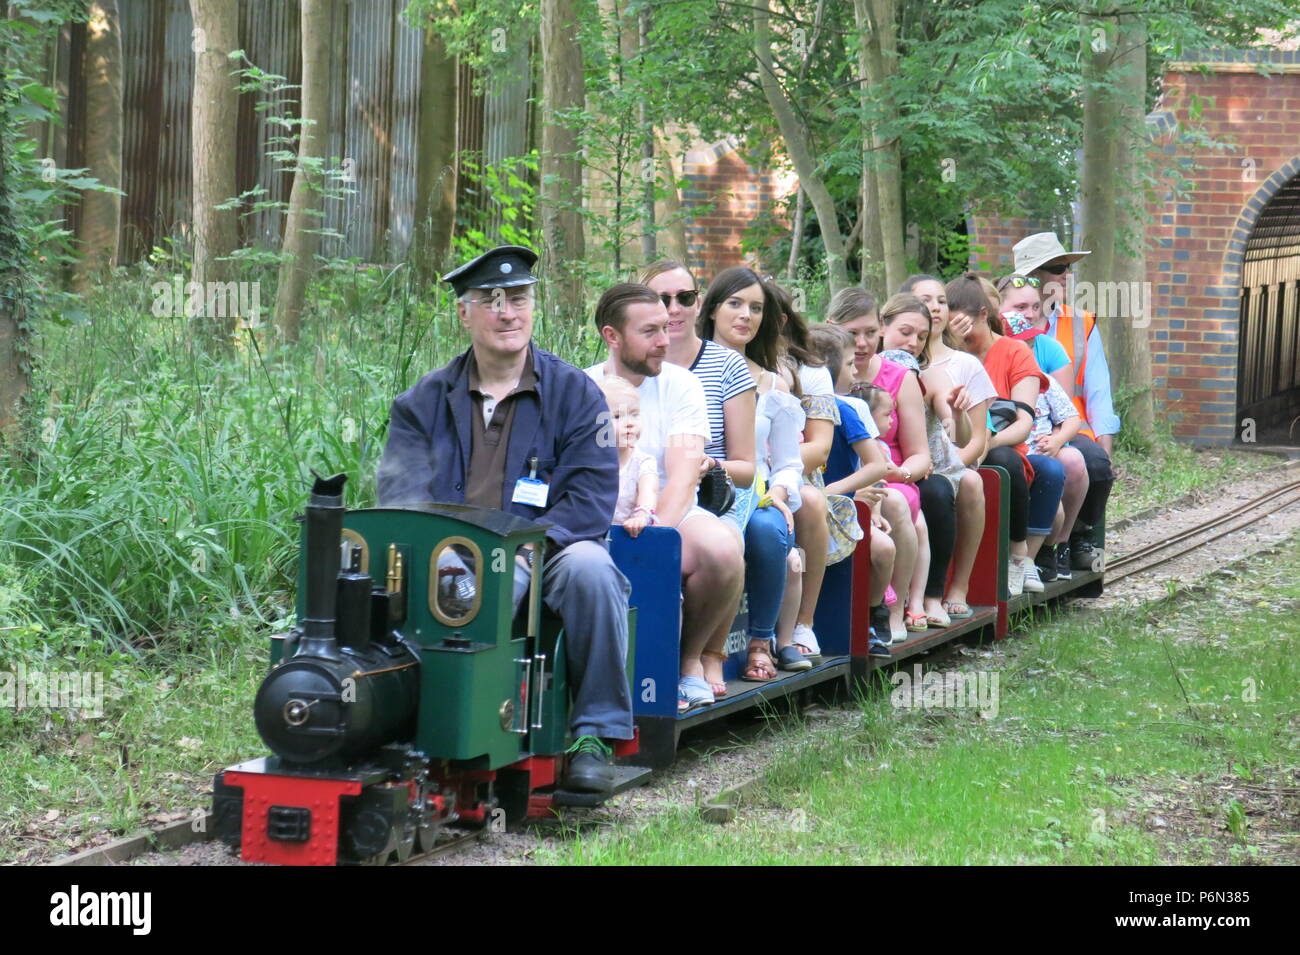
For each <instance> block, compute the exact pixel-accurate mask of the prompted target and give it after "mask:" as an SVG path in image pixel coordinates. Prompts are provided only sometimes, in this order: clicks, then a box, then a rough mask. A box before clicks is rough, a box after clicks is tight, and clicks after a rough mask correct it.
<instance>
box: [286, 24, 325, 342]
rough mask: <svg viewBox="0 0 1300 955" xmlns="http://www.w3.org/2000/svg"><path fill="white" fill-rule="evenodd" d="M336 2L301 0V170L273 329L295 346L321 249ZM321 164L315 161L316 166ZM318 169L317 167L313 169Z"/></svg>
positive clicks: (295, 180) (295, 182) (292, 202)
mask: <svg viewBox="0 0 1300 955" xmlns="http://www.w3.org/2000/svg"><path fill="white" fill-rule="evenodd" d="M332 6H333V0H302V8H301V9H302V14H301V24H302V27H301V29H302V102H301V103H300V104H299V105H300V108H299V111H298V115H299V117H300V118H301V120H302V123H301V125H300V126H299V127H298V168H297V169H296V170H295V172H294V175H293V190H292V191H291V192H290V193H289V214H288V216H287V217H286V218H285V223H284V243H283V245H282V246H281V247H280V253H281V256H280V277H279V282H278V283H277V284H276V289H275V327H276V329H277V330H278V331H279V333H280V338H281V339H282V340H283V341H285V342H287V343H289V344H296V343H297V341H298V335H299V331H300V329H301V326H302V307H303V299H304V298H305V297H306V293H307V280H308V279H310V278H311V274H312V272H313V271H314V270H315V267H316V253H317V251H319V249H320V231H319V230H320V228H321V189H322V186H323V185H324V184H323V182H322V181H321V174H320V171H319V168H320V165H321V164H320V162H319V160H322V159H324V157H325V145H326V143H327V142H329V71H330V62H329V47H330V14H331V7H332ZM312 160H317V162H312ZM313 167H315V168H313Z"/></svg>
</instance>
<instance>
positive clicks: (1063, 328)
mask: <svg viewBox="0 0 1300 955" xmlns="http://www.w3.org/2000/svg"><path fill="white" fill-rule="evenodd" d="M1096 327H1097V320H1096V319H1095V318H1094V317H1093V314H1092V312H1084V313H1083V335H1082V336H1080V337H1079V338H1078V339H1077V341H1076V337H1075V328H1074V319H1073V317H1072V315H1071V314H1070V306H1068V305H1062V306H1061V307H1060V309H1059V310H1058V311H1057V313H1056V340H1057V342H1059V343H1060V345H1061V347H1062V348H1064V349H1065V353H1066V354H1067V355H1069V356H1070V361H1072V362H1073V363H1074V394H1072V395H1070V400H1071V401H1073V402H1074V407H1075V408H1076V409H1077V410H1078V412H1079V417H1080V418H1082V419H1083V420H1084V421H1087V422H1088V423H1089V424H1091V423H1092V422H1091V420H1090V419H1089V418H1088V402H1087V395H1086V394H1085V393H1084V390H1083V367H1084V365H1086V364H1087V363H1088V336H1089V335H1091V334H1092V330H1093V329H1094V328H1096ZM1076 344H1077V345H1078V351H1079V357H1076V355H1075V345H1076ZM1079 433H1080V434H1084V435H1087V436H1088V437H1090V438H1093V439H1094V440H1095V439H1096V435H1094V434H1093V433H1092V429H1091V428H1084V427H1080V428H1079Z"/></svg>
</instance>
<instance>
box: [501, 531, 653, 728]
mask: <svg viewBox="0 0 1300 955" xmlns="http://www.w3.org/2000/svg"><path fill="white" fill-rule="evenodd" d="M529 577H530V575H529V572H528V569H527V568H526V567H523V566H521V565H520V564H519V563H518V562H516V564H515V607H516V608H518V606H519V604H520V602H521V601H522V600H523V598H524V595H525V594H526V593H527V592H528V581H529ZM631 592H632V588H631V585H630V584H628V582H627V578H626V577H624V576H623V573H622V571H620V570H619V569H618V568H617V567H615V566H614V560H613V558H611V557H610V556H609V549H608V548H607V547H606V546H605V544H604V543H603V542H598V541H578V542H577V543H575V544H570V545H569V546H568V547H566V548H564V550H562V551H560V552H559V553H558V554H556V555H554V556H553V557H551V558H550V559H548V560H547V561H546V570H545V572H544V573H543V575H542V600H543V601H544V602H545V603H546V606H547V607H549V608H550V609H551V610H552V611H553V612H555V613H556V614H558V615H559V616H560V619H561V620H563V621H564V646H565V654H566V656H567V658H568V661H569V674H568V675H569V687H570V689H571V691H572V693H573V708H572V710H570V713H569V727H570V730H571V732H572V733H573V736H574V738H575V739H576V738H577V737H579V736H600V737H604V738H606V739H631V738H632V696H631V693H630V692H629V691H628V686H627V671H626V669H625V666H626V661H627V598H628V596H629V595H630V594H631Z"/></svg>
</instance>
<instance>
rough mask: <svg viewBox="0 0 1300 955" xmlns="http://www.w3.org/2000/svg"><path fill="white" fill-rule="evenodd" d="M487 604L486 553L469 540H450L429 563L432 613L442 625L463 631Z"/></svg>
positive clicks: (435, 551) (454, 538) (442, 543)
mask: <svg viewBox="0 0 1300 955" xmlns="http://www.w3.org/2000/svg"><path fill="white" fill-rule="evenodd" d="M482 603H483V552H482V551H481V550H480V549H479V546H478V545H477V544H475V543H474V542H473V541H472V540H469V539H468V538H465V537H448V538H447V539H446V540H444V541H442V542H441V543H439V544H438V546H437V547H435V548H434V549H433V556H432V557H431V558H430V559H429V609H430V610H431V611H432V612H433V615H434V617H436V618H437V620H438V622H439V623H441V624H443V625H444V626H448V627H463V626H465V625H466V624H468V623H469V622H470V621H471V620H473V619H474V617H475V616H477V615H478V611H479V607H480V606H481V605H482Z"/></svg>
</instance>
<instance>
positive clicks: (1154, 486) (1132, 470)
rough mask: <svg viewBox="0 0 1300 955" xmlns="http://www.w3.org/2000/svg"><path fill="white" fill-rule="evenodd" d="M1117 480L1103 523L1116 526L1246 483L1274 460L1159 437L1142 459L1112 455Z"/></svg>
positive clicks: (1135, 455) (1134, 455)
mask: <svg viewBox="0 0 1300 955" xmlns="http://www.w3.org/2000/svg"><path fill="white" fill-rule="evenodd" d="M1114 463H1115V468H1116V470H1117V471H1118V474H1119V477H1118V480H1116V482H1115V487H1114V488H1113V490H1112V491H1111V495H1110V502H1109V504H1108V505H1107V508H1106V519H1107V520H1109V521H1118V520H1121V519H1123V518H1125V517H1131V516H1132V515H1134V514H1138V513H1140V512H1142V511H1145V510H1147V509H1148V508H1152V507H1157V506H1159V505H1162V504H1168V503H1169V502H1171V501H1173V500H1176V499H1177V498H1179V497H1182V496H1183V495H1184V494H1187V493H1189V492H1191V491H1195V490H1198V489H1200V488H1205V487H1212V486H1214V485H1217V484H1221V483H1225V482H1227V481H1236V480H1243V481H1244V480H1246V479H1247V478H1249V477H1250V476H1251V475H1252V474H1254V473H1256V472H1257V471H1258V470H1259V469H1260V468H1261V467H1269V466H1272V465H1275V464H1279V463H1281V462H1280V460H1279V459H1278V458H1274V457H1271V456H1267V455H1258V454H1250V453H1247V452H1245V451H1240V450H1237V449H1235V448H1234V449H1228V448H1214V449H1208V450H1207V449H1201V450H1197V449H1195V448H1192V447H1191V446H1189V445H1186V444H1178V443H1176V442H1174V440H1173V439H1172V438H1169V437H1167V436H1166V437H1162V438H1161V439H1160V440H1158V441H1154V442H1152V445H1151V448H1150V450H1149V451H1148V452H1146V453H1139V452H1136V451H1132V450H1128V449H1126V448H1123V447H1118V448H1116V449H1115V457H1114Z"/></svg>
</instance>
